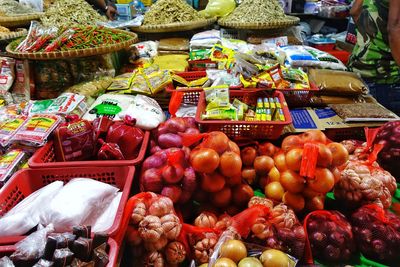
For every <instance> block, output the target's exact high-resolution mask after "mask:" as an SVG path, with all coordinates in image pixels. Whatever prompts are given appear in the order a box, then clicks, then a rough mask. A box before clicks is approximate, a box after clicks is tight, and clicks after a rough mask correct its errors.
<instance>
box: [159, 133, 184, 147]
mask: <svg viewBox="0 0 400 267" xmlns="http://www.w3.org/2000/svg"><path fill="white" fill-rule="evenodd" d="M157 141H158V144H159V146H160V147H161V148H170V147H178V148H180V147H182V137H181V136H180V135H177V134H173V133H166V134H162V135H160V136H159V137H158V140H157Z"/></svg>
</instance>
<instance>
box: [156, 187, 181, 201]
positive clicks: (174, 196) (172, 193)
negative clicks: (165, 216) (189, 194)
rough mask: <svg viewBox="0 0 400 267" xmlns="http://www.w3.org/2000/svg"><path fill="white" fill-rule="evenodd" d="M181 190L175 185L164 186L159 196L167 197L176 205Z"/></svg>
mask: <svg viewBox="0 0 400 267" xmlns="http://www.w3.org/2000/svg"><path fill="white" fill-rule="evenodd" d="M181 194H182V189H181V188H180V187H179V186H176V185H170V186H166V187H164V188H163V189H162V191H161V195H163V196H165V197H169V198H170V199H171V200H172V202H173V203H177V202H178V200H179V198H180V197H181Z"/></svg>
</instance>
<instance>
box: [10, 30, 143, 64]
mask: <svg viewBox="0 0 400 267" xmlns="http://www.w3.org/2000/svg"><path fill="white" fill-rule="evenodd" d="M113 31H115V32H123V33H125V34H129V35H130V36H131V37H132V38H131V39H130V40H127V41H123V42H120V43H115V44H110V45H105V46H99V47H93V48H87V49H76V50H67V51H57V52H34V53H19V52H15V51H13V50H12V49H11V44H9V45H8V46H7V47H6V51H7V53H8V54H9V56H10V57H13V58H20V59H32V60H53V59H65V58H79V57H89V56H95V55H102V54H108V53H111V52H115V51H119V50H122V49H124V48H127V47H129V46H131V45H132V44H134V43H136V42H137V41H138V36H137V34H136V33H133V32H127V31H123V30H117V29H113Z"/></svg>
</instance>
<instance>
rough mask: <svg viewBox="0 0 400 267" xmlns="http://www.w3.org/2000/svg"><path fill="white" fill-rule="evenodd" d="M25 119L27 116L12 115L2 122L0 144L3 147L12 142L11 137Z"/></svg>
mask: <svg viewBox="0 0 400 267" xmlns="http://www.w3.org/2000/svg"><path fill="white" fill-rule="evenodd" d="M25 120H26V117H25V116H15V117H14V116H12V117H10V118H8V119H7V120H5V121H3V122H2V123H0V145H1V146H2V147H7V146H8V145H9V144H10V142H11V138H12V137H13V136H14V135H15V133H16V132H17V131H18V130H19V129H20V128H21V126H22V125H23V123H24V122H25Z"/></svg>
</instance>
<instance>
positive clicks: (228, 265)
mask: <svg viewBox="0 0 400 267" xmlns="http://www.w3.org/2000/svg"><path fill="white" fill-rule="evenodd" d="M213 267H237V265H236V263H235V262H234V261H232V260H231V259H228V258H219V259H218V260H216V261H215V263H214V266H213Z"/></svg>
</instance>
